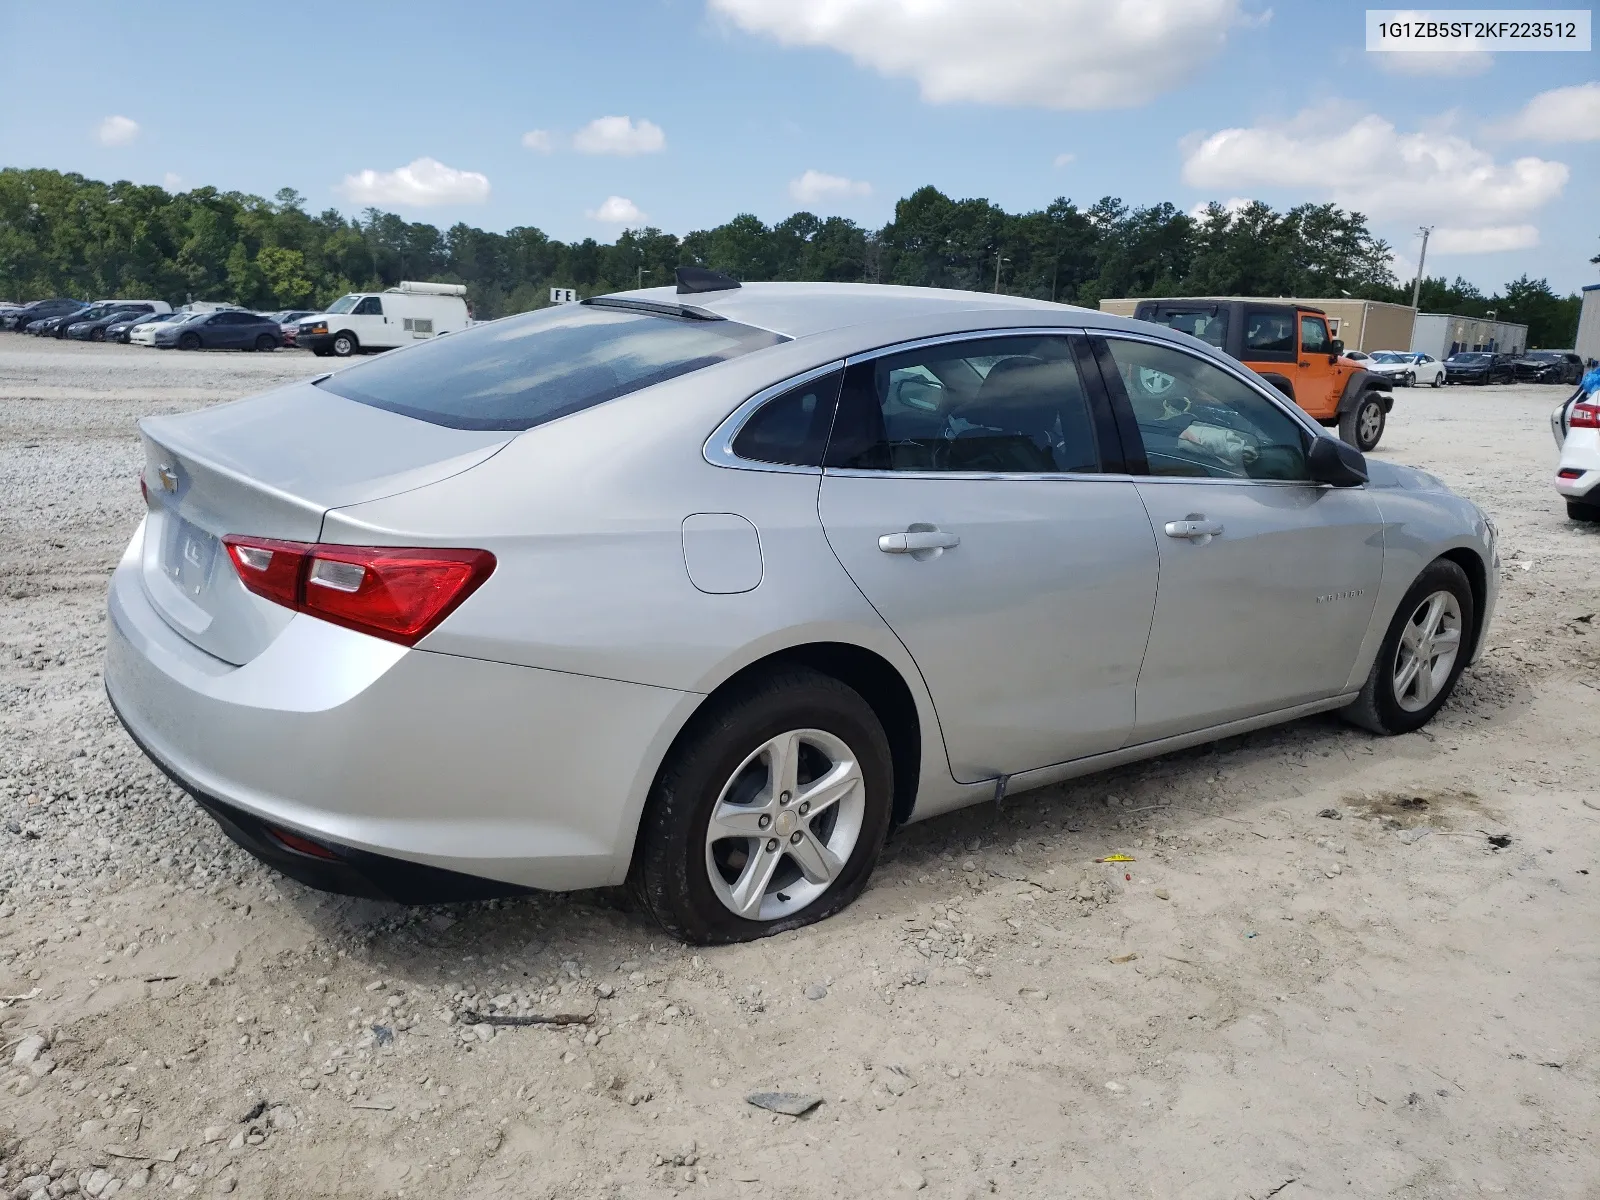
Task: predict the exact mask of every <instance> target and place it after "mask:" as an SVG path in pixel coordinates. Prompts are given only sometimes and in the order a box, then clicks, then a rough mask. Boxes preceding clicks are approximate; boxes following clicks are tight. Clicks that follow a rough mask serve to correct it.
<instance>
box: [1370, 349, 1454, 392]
mask: <svg viewBox="0 0 1600 1200" xmlns="http://www.w3.org/2000/svg"><path fill="white" fill-rule="evenodd" d="M1362 365H1363V366H1365V367H1366V368H1367V370H1369V371H1371V372H1372V373H1373V374H1375V375H1383V376H1385V377H1387V378H1389V379H1392V380H1394V382H1396V383H1398V384H1399V385H1400V386H1401V387H1415V386H1416V385H1417V384H1419V383H1425V384H1427V385H1428V386H1429V387H1440V386H1442V385H1443V384H1444V364H1443V363H1442V362H1440V361H1439V360H1438V359H1437V358H1434V357H1433V355H1431V354H1422V353H1419V352H1418V351H1416V350H1379V351H1377V352H1376V353H1375V354H1373V355H1372V357H1371V358H1369V359H1368V360H1367V361H1366V362H1365V363H1364V364H1362Z"/></svg>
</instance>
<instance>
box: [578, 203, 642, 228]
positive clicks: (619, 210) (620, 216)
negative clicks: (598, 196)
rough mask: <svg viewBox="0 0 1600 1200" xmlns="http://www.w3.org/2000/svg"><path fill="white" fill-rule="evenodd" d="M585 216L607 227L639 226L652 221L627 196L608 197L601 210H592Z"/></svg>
mask: <svg viewBox="0 0 1600 1200" xmlns="http://www.w3.org/2000/svg"><path fill="white" fill-rule="evenodd" d="M583 215H584V216H586V217H588V218H589V219H590V220H591V221H602V222H604V223H605V224H607V225H638V224H639V223H641V222H643V221H648V220H649V219H650V218H649V217H647V216H646V215H645V214H644V213H642V212H640V211H639V206H638V205H637V204H635V203H634V202H633V201H632V200H629V199H628V198H627V197H626V196H607V197H606V198H605V202H604V203H603V204H601V205H600V207H599V208H592V209H590V210H589V211H588V212H586V213H584V214H583Z"/></svg>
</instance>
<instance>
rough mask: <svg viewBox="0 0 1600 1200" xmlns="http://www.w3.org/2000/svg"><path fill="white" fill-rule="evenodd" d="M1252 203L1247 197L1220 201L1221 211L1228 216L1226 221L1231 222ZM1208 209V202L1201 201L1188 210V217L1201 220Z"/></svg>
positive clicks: (1233, 197) (1232, 197)
mask: <svg viewBox="0 0 1600 1200" xmlns="http://www.w3.org/2000/svg"><path fill="white" fill-rule="evenodd" d="M1254 203H1255V201H1254V200H1252V199H1250V197H1248V196H1230V197H1228V199H1226V200H1224V201H1222V208H1223V211H1224V212H1226V213H1227V214H1228V219H1229V220H1230V221H1231V220H1232V219H1233V218H1234V217H1236V216H1238V215H1239V214H1240V213H1241V212H1243V211H1244V210H1245V209H1247V208H1249V207H1250V206H1251V205H1252V204H1254ZM1210 207H1211V201H1210V200H1202V201H1200V203H1198V204H1196V205H1194V206H1193V207H1191V208H1190V209H1189V215H1190V216H1191V217H1193V218H1194V219H1195V220H1196V221H1200V220H1203V219H1204V218H1205V216H1206V210H1207V209H1208V208H1210Z"/></svg>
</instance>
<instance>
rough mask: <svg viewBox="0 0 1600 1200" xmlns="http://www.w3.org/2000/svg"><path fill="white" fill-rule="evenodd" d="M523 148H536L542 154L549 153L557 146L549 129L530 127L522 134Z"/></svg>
mask: <svg viewBox="0 0 1600 1200" xmlns="http://www.w3.org/2000/svg"><path fill="white" fill-rule="evenodd" d="M522 148H523V149H524V150H535V151H537V152H538V153H540V154H549V153H550V151H552V150H554V149H555V148H556V146H555V141H554V139H552V138H551V136H550V131H549V130H548V129H530V130H528V132H527V133H525V134H523V135H522Z"/></svg>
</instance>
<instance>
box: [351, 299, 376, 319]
mask: <svg viewBox="0 0 1600 1200" xmlns="http://www.w3.org/2000/svg"><path fill="white" fill-rule="evenodd" d="M355 315H356V316H358V317H381V316H383V301H382V300H379V299H378V298H377V297H376V296H364V297H362V300H361V303H360V304H358V305H356V307H355Z"/></svg>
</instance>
